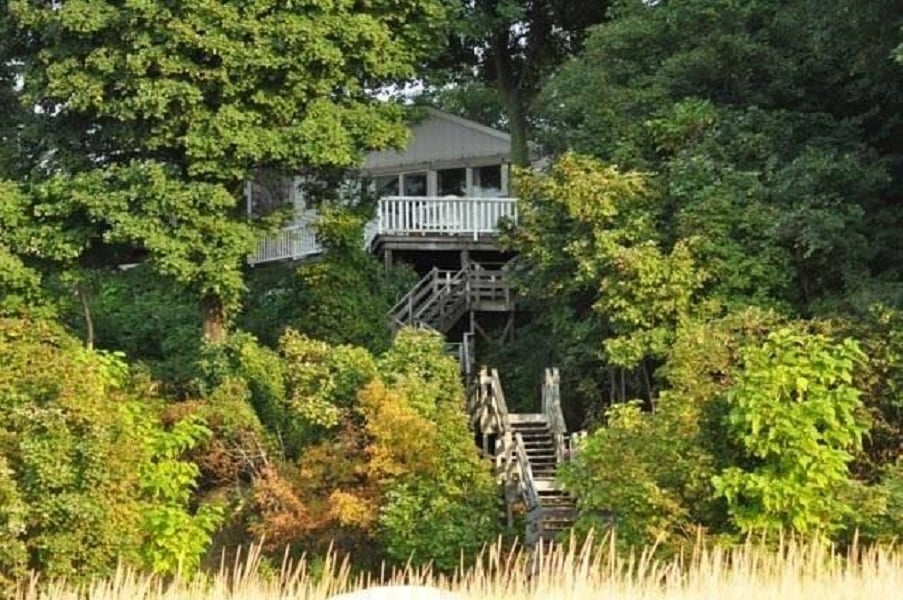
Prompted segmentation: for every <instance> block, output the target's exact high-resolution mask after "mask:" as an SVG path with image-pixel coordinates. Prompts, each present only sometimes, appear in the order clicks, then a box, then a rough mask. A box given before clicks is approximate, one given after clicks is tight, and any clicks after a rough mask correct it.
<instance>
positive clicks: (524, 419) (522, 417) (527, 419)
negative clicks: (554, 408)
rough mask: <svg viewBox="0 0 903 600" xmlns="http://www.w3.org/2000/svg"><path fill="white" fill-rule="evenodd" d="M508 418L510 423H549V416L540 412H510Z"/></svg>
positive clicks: (546, 424)
mask: <svg viewBox="0 0 903 600" xmlns="http://www.w3.org/2000/svg"><path fill="white" fill-rule="evenodd" d="M508 419H509V420H510V421H511V424H512V425H545V426H548V425H549V418H548V417H547V416H545V415H544V414H542V413H511V414H509V415H508Z"/></svg>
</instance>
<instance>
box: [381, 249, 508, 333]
mask: <svg viewBox="0 0 903 600" xmlns="http://www.w3.org/2000/svg"><path fill="white" fill-rule="evenodd" d="M512 310H514V297H513V293H512V288H511V281H510V278H509V277H508V272H507V269H506V266H502V267H501V268H498V269H490V268H486V267H484V266H482V265H480V264H479V263H471V264H469V265H468V266H466V267H465V268H463V269H461V270H459V271H449V270H445V269H438V268H435V267H434V268H433V269H432V270H431V271H430V272H429V273H427V274H426V275H425V276H424V277H423V279H421V280H420V281H419V282H418V283H417V285H415V286H414V287H413V288H411V291H409V292H408V293H407V294H405V295H404V297H403V298H402V299H401V300H399V301H398V302H397V303H396V304H395V306H393V307H392V309H391V310H390V311H389V323H390V324H391V326H392V329H395V330H397V329H400V328H401V327H405V326H411V327H429V328H431V329H435V330H436V331H439V332H441V333H448V332H449V330H450V329H451V328H452V327H454V326H455V324H457V322H458V321H459V320H460V319H461V317H463V316H464V315H465V314H467V313H468V312H472V311H489V312H510V311H512ZM471 333H472V332H471Z"/></svg>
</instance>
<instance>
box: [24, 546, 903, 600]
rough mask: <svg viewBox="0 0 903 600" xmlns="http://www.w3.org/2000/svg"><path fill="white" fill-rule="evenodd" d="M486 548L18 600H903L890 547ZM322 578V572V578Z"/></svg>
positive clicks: (901, 572)
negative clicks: (404, 588) (393, 591)
mask: <svg viewBox="0 0 903 600" xmlns="http://www.w3.org/2000/svg"><path fill="white" fill-rule="evenodd" d="M500 548H501V547H500V546H497V547H493V548H490V549H489V550H487V552H486V553H485V555H484V556H483V557H482V560H481V561H479V562H478V564H477V565H476V566H475V567H472V568H469V569H466V570H463V571H462V572H460V573H457V574H455V575H453V576H450V577H444V576H440V575H435V574H433V573H431V572H430V570H429V569H403V570H395V571H391V572H382V573H377V574H371V575H369V576H352V575H351V570H350V568H349V565H348V562H347V561H338V560H336V558H335V557H334V556H333V557H329V558H328V559H327V561H326V564H325V568H324V569H323V570H322V571H320V570H318V575H316V576H315V575H314V574H312V572H311V570H310V568H309V566H308V563H307V562H306V561H300V562H297V563H295V564H291V563H289V562H288V561H286V562H285V563H284V564H283V565H282V569H281V570H280V571H279V572H278V573H270V574H269V575H267V574H266V571H265V570H264V571H263V573H264V574H263V575H261V574H260V570H259V569H258V566H259V555H258V554H257V553H256V552H255V551H253V550H252V551H251V552H250V553H249V554H248V555H246V556H245V557H244V558H243V559H241V560H238V561H236V562H235V564H232V565H222V568H221V569H220V570H219V572H218V573H216V574H213V575H209V576H198V577H194V578H191V579H189V580H184V579H178V578H177V579H175V580H169V581H165V580H163V579H160V578H157V577H148V576H144V575H141V574H138V573H135V572H133V571H129V570H125V569H123V570H120V571H118V572H117V573H116V574H115V575H114V576H113V577H111V578H108V579H103V580H97V581H94V582H92V583H90V584H88V585H85V586H71V585H67V583H66V582H63V581H57V582H42V581H41V580H40V579H39V578H33V579H31V580H30V581H27V582H23V583H22V584H21V586H20V588H19V590H18V593H17V596H16V599H17V600H38V599H42V600H70V599H71V600H76V599H77V600H83V599H85V598H88V599H91V600H126V599H128V600H145V599H146V600H158V599H160V600H162V599H167V600H226V599H239V598H241V599H243V600H272V599H277V598H278V599H280V600H295V599H297V600H301V599H304V600H325V599H327V598H329V597H330V596H332V595H334V594H337V593H342V592H348V591H354V590H357V589H361V588H365V587H370V586H372V585H378V584H411V585H429V586H436V587H439V588H441V589H445V590H449V591H452V592H455V593H456V594H458V595H459V596H460V597H461V598H462V599H474V600H496V599H498V600H503V599H504V600H527V599H530V600H532V599H536V600H540V599H543V600H551V599H554V600H559V599H560V600H571V599H573V600H578V599H579V600H584V599H585V600H593V599H596V598H598V599H600V600H601V599H606V600H646V599H650V600H651V599H658V598H662V599H664V598H667V599H668V600H684V599H686V600H708V599H712V600H716V599H717V600H723V599H728V598H742V599H744V600H759V599H762V600H766V599H768V600H773V599H780V600H833V599H835V598H836V599H844V600H857V599H860V598H861V599H863V600H866V599H867V600H891V599H894V600H897V599H903V554H901V552H900V551H899V550H897V549H892V548H877V547H872V548H866V549H858V548H857V549H854V550H852V551H851V552H848V553H846V554H844V555H840V554H838V553H836V552H834V551H833V550H832V549H831V548H830V547H828V546H825V545H822V544H818V543H797V542H793V541H790V542H786V543H782V544H781V545H780V546H779V547H778V548H777V549H774V548H771V549H767V548H765V547H764V546H762V545H758V544H755V543H752V542H751V543H748V544H746V545H744V546H742V547H737V548H731V549H720V548H718V547H715V548H707V547H705V546H704V545H703V544H699V545H697V548H696V549H695V550H693V551H692V552H690V553H688V554H687V555H684V556H678V557H676V558H673V559H669V560H666V561H660V560H655V559H654V558H652V557H653V552H652V551H647V552H644V553H641V554H638V555H634V556H631V557H623V556H619V555H618V554H617V553H616V552H615V551H614V546H613V544H606V543H602V544H591V543H590V544H586V545H583V546H582V547H577V545H576V544H573V543H572V544H569V545H564V546H559V547H557V548H554V549H550V550H546V551H545V552H538V553H536V554H535V555H534V556H533V557H532V558H531V557H528V556H527V555H526V554H524V553H523V552H516V551H509V552H504V551H502V550H501V549H500ZM324 573H325V574H324Z"/></svg>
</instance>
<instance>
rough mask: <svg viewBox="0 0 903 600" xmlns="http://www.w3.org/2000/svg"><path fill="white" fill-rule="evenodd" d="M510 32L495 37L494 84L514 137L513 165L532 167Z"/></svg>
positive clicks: (522, 99)
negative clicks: (509, 44)
mask: <svg viewBox="0 0 903 600" xmlns="http://www.w3.org/2000/svg"><path fill="white" fill-rule="evenodd" d="M509 38H510V33H509V31H508V29H507V28H505V29H499V30H497V31H495V33H493V36H492V50H491V51H492V59H493V63H494V65H495V84H496V87H497V88H498V92H499V95H500V96H501V99H502V103H503V104H504V105H505V114H506V116H507V117H508V133H510V134H511V162H512V163H514V164H515V165H517V166H519V167H526V166H529V164H530V148H529V146H528V145H527V138H528V129H527V108H526V104H527V102H526V99H525V98H524V96H525V94H523V92H522V90H521V89H520V86H519V84H518V81H517V78H516V76H515V74H514V65H513V64H512V62H511V54H510V50H509V48H508V42H509Z"/></svg>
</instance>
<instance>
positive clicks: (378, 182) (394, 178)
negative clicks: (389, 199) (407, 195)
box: [373, 175, 398, 198]
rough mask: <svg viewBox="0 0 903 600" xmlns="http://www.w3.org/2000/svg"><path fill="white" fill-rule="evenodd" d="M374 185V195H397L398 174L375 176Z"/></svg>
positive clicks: (378, 196)
mask: <svg viewBox="0 0 903 600" xmlns="http://www.w3.org/2000/svg"><path fill="white" fill-rule="evenodd" d="M373 181H374V183H375V186H376V197H377V198H383V197H384V196H398V175H383V176H382V177H376V178H375V179H374V180H373Z"/></svg>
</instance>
